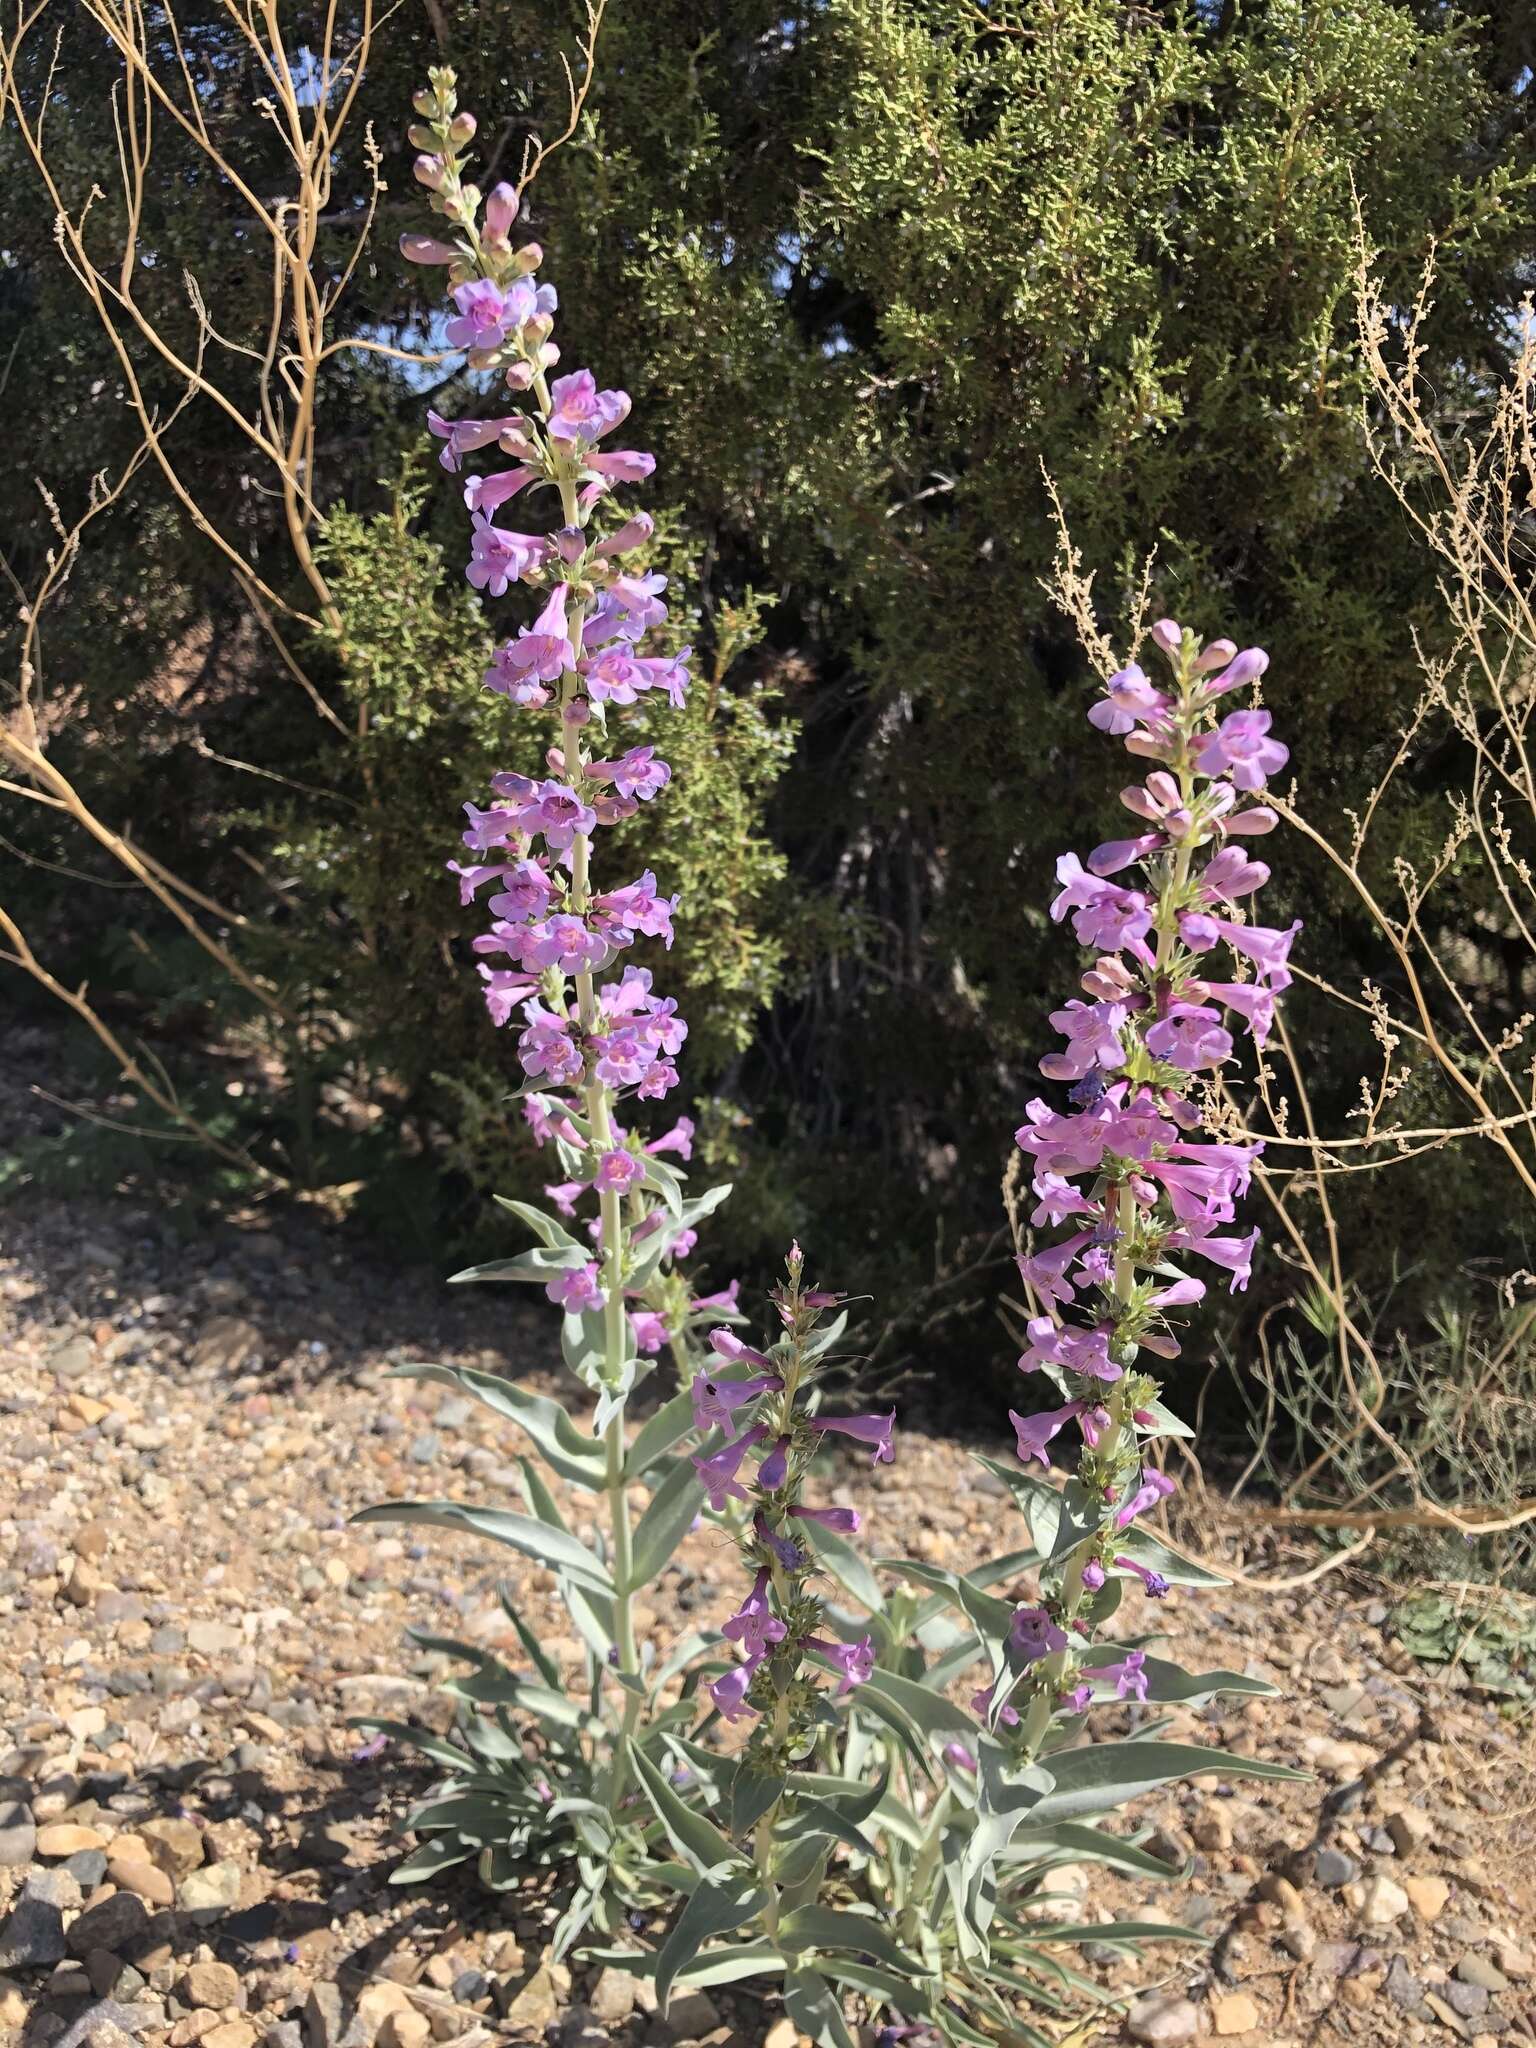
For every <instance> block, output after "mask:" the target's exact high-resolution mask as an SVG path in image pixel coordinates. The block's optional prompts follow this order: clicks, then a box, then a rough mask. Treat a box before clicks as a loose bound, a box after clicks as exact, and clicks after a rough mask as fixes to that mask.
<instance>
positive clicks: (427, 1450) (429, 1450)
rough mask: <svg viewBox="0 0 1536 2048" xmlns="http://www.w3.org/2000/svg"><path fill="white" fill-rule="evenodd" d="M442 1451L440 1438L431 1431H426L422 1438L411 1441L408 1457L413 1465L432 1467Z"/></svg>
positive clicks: (423, 1432)
mask: <svg viewBox="0 0 1536 2048" xmlns="http://www.w3.org/2000/svg"><path fill="white" fill-rule="evenodd" d="M441 1449H442V1442H441V1440H440V1438H439V1437H438V1436H437V1435H436V1434H435V1433H434V1432H433V1431H432V1430H430V1429H424V1430H423V1431H422V1433H421V1435H420V1436H418V1437H413V1438H412V1439H411V1447H410V1449H409V1450H408V1451H407V1452H406V1456H407V1457H408V1458H409V1459H410V1461H411V1463H412V1464H413V1465H430V1464H432V1462H433V1461H434V1460H435V1459H436V1457H437V1455H438V1453H439V1451H441Z"/></svg>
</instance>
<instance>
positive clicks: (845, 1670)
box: [800, 1636, 875, 1699]
mask: <svg viewBox="0 0 1536 2048" xmlns="http://www.w3.org/2000/svg"><path fill="white" fill-rule="evenodd" d="M800 1647H801V1648H802V1649H803V1650H814V1651H815V1652H816V1655H817V1656H818V1657H823V1658H825V1659H826V1661H827V1663H829V1664H830V1665H831V1666H832V1668H833V1670H834V1671H837V1672H840V1673H841V1674H842V1683H841V1684H840V1685H839V1686H838V1688H837V1697H838V1698H839V1699H842V1698H843V1697H844V1695H845V1694H847V1693H850V1692H852V1691H853V1690H854V1688H855V1687H856V1686H860V1685H862V1684H863V1683H864V1681H865V1679H866V1678H868V1676H869V1674H870V1673H871V1672H872V1671H873V1670H874V1668H875V1645H874V1639H873V1638H872V1637H870V1636H863V1637H861V1638H860V1639H859V1641H858V1642H856V1643H829V1642H828V1641H827V1640H826V1638H825V1637H824V1636H802V1637H801V1638H800Z"/></svg>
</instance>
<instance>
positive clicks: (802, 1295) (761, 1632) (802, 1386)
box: [692, 1245, 896, 1771]
mask: <svg viewBox="0 0 1536 2048" xmlns="http://www.w3.org/2000/svg"><path fill="white" fill-rule="evenodd" d="M804 1270H805V1268H804V1259H803V1257H802V1254H801V1251H800V1247H799V1246H798V1245H792V1246H791V1248H790V1252H789V1257H788V1259H787V1261H786V1262H785V1279H784V1281H783V1283H782V1284H781V1285H780V1286H778V1287H776V1288H775V1289H774V1290H773V1294H772V1297H771V1298H772V1301H773V1304H774V1307H775V1309H776V1311H777V1313H778V1316H779V1320H780V1322H781V1323H782V1324H783V1329H784V1334H783V1336H782V1337H781V1338H780V1340H779V1341H778V1342H777V1343H776V1344H775V1345H774V1346H773V1347H772V1349H771V1350H770V1351H766V1352H765V1351H756V1350H754V1349H752V1347H751V1346H750V1345H747V1344H743V1343H742V1342H741V1340H740V1339H739V1338H738V1337H737V1336H736V1335H735V1334H734V1333H733V1332H732V1331H730V1330H727V1329H718V1330H714V1331H712V1332H711V1334H710V1344H711V1348H712V1349H713V1350H714V1352H715V1353H716V1355H717V1357H718V1358H719V1359H720V1360H721V1361H722V1369H721V1371H720V1373H719V1374H718V1375H717V1374H713V1373H710V1372H708V1371H705V1372H701V1373H700V1374H698V1375H697V1377H696V1378H695V1379H694V1381H693V1385H692V1395H693V1413H694V1421H695V1422H696V1423H697V1425H698V1427H699V1429H700V1430H701V1431H704V1432H707V1433H709V1434H708V1437H707V1447H706V1449H704V1450H702V1451H699V1452H697V1453H696V1454H695V1455H694V1460H693V1462H694V1466H695V1468H696V1470H697V1471H698V1474H699V1477H700V1478H701V1479H702V1481H703V1482H704V1486H705V1489H706V1496H707V1499H708V1501H709V1505H710V1507H711V1508H712V1509H713V1510H714V1511H715V1512H717V1513H722V1512H724V1511H725V1510H726V1509H727V1507H728V1505H729V1504H730V1503H731V1502H733V1501H734V1502H739V1503H741V1506H742V1509H743V1510H744V1512H743V1513H742V1514H741V1516H740V1521H739V1526H740V1530H741V1539H742V1550H743V1562H744V1563H745V1566H746V1569H747V1572H748V1575H749V1577H750V1580H751V1585H750V1589H749V1591H748V1592H747V1594H746V1597H745V1598H744V1599H743V1601H742V1603H741V1605H740V1606H739V1607H738V1608H737V1610H736V1612H735V1613H734V1614H733V1615H732V1616H731V1617H730V1619H729V1620H728V1621H727V1622H725V1623H724V1625H723V1627H722V1631H721V1632H722V1634H723V1635H724V1636H725V1639H726V1641H727V1642H728V1643H730V1644H731V1645H732V1646H733V1648H734V1649H735V1651H736V1653H737V1656H738V1658H739V1660H740V1661H739V1662H737V1663H736V1664H735V1665H734V1666H733V1667H732V1668H731V1669H730V1670H729V1671H727V1672H726V1673H725V1674H724V1675H723V1676H722V1677H720V1678H717V1679H716V1680H715V1682H714V1683H713V1685H711V1686H710V1688H709V1696H710V1698H711V1699H712V1700H713V1702H714V1704H715V1707H716V1708H717V1710H718V1711H719V1713H720V1714H721V1715H722V1716H723V1717H724V1718H725V1719H726V1720H728V1721H741V1720H746V1719H752V1720H755V1721H756V1723H757V1725H756V1727H755V1728H754V1729H753V1732H752V1737H751V1742H750V1744H749V1750H750V1752H751V1753H752V1755H753V1756H754V1758H755V1759H756V1761H758V1762H759V1763H760V1764H761V1766H762V1768H764V1769H765V1770H773V1771H784V1770H786V1769H788V1768H789V1765H790V1764H791V1762H792V1761H793V1760H794V1759H795V1758H796V1757H798V1756H800V1755H802V1754H803V1753H804V1751H805V1750H806V1749H807V1748H808V1746H809V1744H810V1742H811V1740H812V1734H813V1729H814V1727H815V1723H816V1717H817V1711H818V1707H817V1702H818V1697H819V1695H820V1691H821V1688H820V1686H819V1684H818V1683H817V1679H818V1676H819V1675H824V1674H828V1673H830V1674H831V1675H832V1676H834V1677H835V1678H836V1680H837V1687H836V1693H837V1697H839V1698H841V1697H843V1696H845V1695H846V1694H848V1693H850V1692H852V1691H853V1690H854V1688H855V1687H856V1686H859V1685H861V1684H862V1683H863V1682H864V1680H865V1679H866V1678H867V1677H868V1676H869V1674H870V1672H871V1670H872V1669H873V1668H874V1661H875V1646H874V1643H873V1640H872V1639H871V1638H870V1637H869V1636H865V1637H864V1638H863V1639H862V1640H861V1641H859V1642H855V1643H846V1642H841V1641H838V1640H837V1639H835V1638H833V1637H829V1636H828V1635H827V1634H826V1633H825V1625H824V1613H823V1608H822V1603H821V1601H820V1599H819V1598H818V1597H817V1595H816V1594H815V1592H814V1591H813V1590H812V1588H811V1579H812V1577H813V1575H814V1573H815V1569H816V1558H815V1552H814V1550H813V1548H812V1547H811V1545H810V1543H809V1541H808V1539H807V1531H808V1528H809V1527H820V1528H822V1529H827V1530H830V1531H832V1532H834V1533H835V1534H837V1535H854V1534H856V1533H857V1531H858V1528H859V1516H858V1513H857V1511H856V1510H855V1509H853V1508H838V1507H811V1506H808V1505H807V1504H806V1503H805V1501H804V1499H803V1498H802V1492H803V1488H804V1483H805V1479H806V1476H807V1473H808V1470H809V1467H810V1464H811V1461H812V1459H813V1458H814V1457H815V1455H816V1453H817V1451H818V1449H819V1448H820V1446H821V1443H822V1441H823V1439H824V1438H825V1437H826V1436H828V1435H829V1434H836V1435H841V1436H847V1437H851V1438H853V1439H854V1440H855V1441H856V1442H858V1443H861V1444H865V1445H867V1446H868V1447H869V1450H870V1455H871V1458H872V1460H873V1461H874V1462H875V1463H876V1464H880V1463H889V1462H890V1460H891V1459H892V1457H893V1456H894V1451H893V1448H892V1431H893V1429H894V1426H895V1421H896V1416H895V1411H894V1410H892V1411H891V1413H890V1414H888V1415H852V1416H824V1415H819V1414H815V1413H812V1412H811V1410H810V1407H809V1405H808V1402H809V1397H810V1396H812V1395H813V1394H814V1392H815V1390H816V1388H817V1385H818V1382H819V1380H820V1378H821V1376H822V1370H823V1364H824V1351H825V1346H824V1343H819V1342H818V1334H819V1333H818V1326H819V1325H820V1323H821V1321H822V1318H823V1316H824V1315H825V1314H826V1312H827V1311H828V1310H829V1309H835V1308H836V1307H837V1306H838V1303H839V1302H840V1300H841V1298H842V1297H841V1296H839V1295H836V1294H825V1293H820V1292H818V1291H817V1290H815V1289H813V1288H808V1287H806V1285H805V1279H804Z"/></svg>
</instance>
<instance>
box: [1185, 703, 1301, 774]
mask: <svg viewBox="0 0 1536 2048" xmlns="http://www.w3.org/2000/svg"><path fill="white" fill-rule="evenodd" d="M1211 694H1214V690H1212V691H1211ZM1269 727H1270V716H1269V713H1268V712H1267V711H1234V712H1232V713H1231V714H1230V716H1228V717H1226V718H1224V719H1223V720H1222V721H1221V724H1220V725H1219V726H1217V728H1216V730H1215V731H1214V732H1209V733H1205V734H1203V735H1202V736H1201V738H1200V739H1198V740H1197V741H1196V742H1195V746H1194V756H1195V765H1196V766H1197V767H1198V768H1199V770H1200V772H1201V774H1202V775H1226V776H1229V777H1230V778H1231V780H1232V781H1233V782H1234V783H1235V784H1236V786H1237V787H1238V788H1239V789H1243V790H1250V791H1251V790H1255V789H1262V788H1263V787H1264V784H1265V782H1266V781H1267V780H1268V778H1269V777H1270V776H1271V775H1278V774H1279V772H1280V770H1281V769H1282V768H1283V767H1284V766H1285V764H1286V762H1287V761H1288V760H1289V759H1290V758H1291V750H1290V748H1289V747H1283V746H1282V745H1281V744H1280V742H1279V741H1278V740H1272V739H1271V738H1270V737H1269Z"/></svg>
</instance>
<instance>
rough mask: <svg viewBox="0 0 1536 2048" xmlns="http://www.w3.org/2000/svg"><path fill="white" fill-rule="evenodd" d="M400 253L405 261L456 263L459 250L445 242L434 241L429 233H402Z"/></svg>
mask: <svg viewBox="0 0 1536 2048" xmlns="http://www.w3.org/2000/svg"><path fill="white" fill-rule="evenodd" d="M400 254H401V255H402V256H403V257H404V258H405V260H406V262H407V263H457V262H458V260H459V252H458V250H457V249H451V248H449V246H448V244H447V243H446V242H434V241H433V239H432V237H431V236H430V235H402V236H401V237H400Z"/></svg>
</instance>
